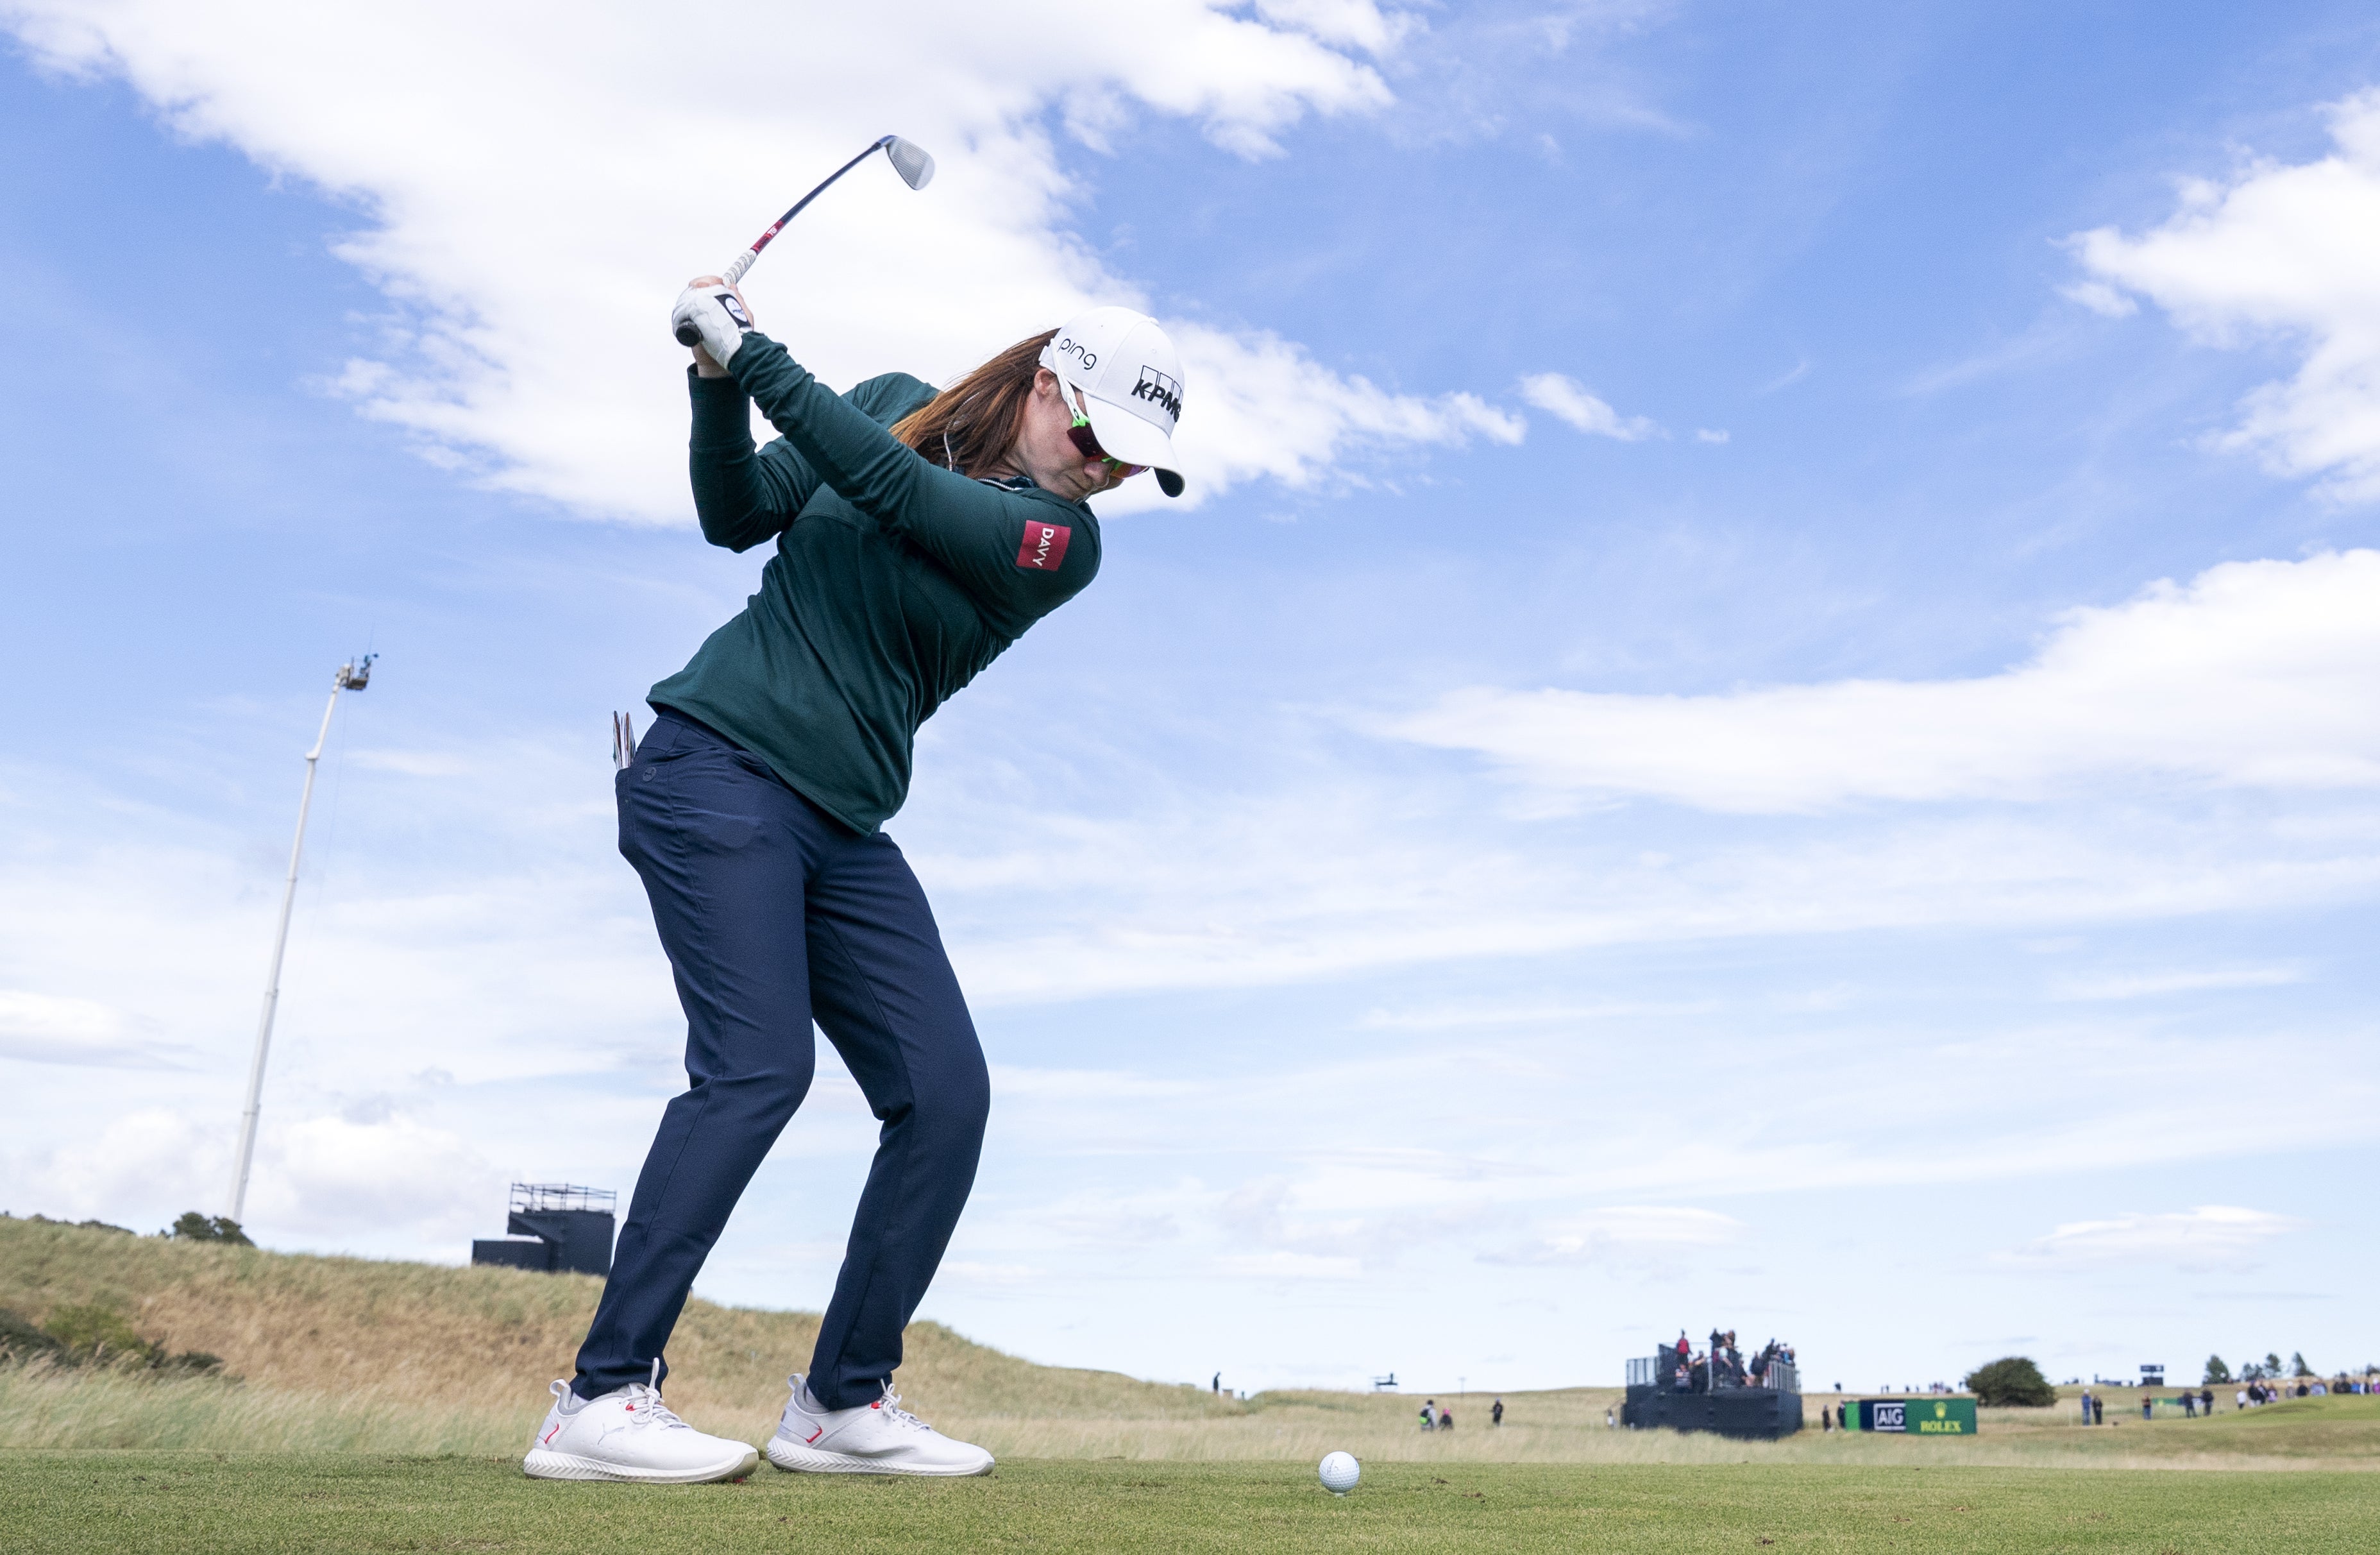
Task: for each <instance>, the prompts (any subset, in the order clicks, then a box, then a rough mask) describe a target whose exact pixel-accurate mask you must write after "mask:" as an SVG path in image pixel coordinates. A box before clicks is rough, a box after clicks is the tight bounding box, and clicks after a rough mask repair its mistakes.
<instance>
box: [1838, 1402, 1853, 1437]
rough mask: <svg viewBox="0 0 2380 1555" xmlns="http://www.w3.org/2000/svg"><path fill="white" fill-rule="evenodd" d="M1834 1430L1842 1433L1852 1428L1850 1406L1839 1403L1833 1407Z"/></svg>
mask: <svg viewBox="0 0 2380 1555" xmlns="http://www.w3.org/2000/svg"><path fill="white" fill-rule="evenodd" d="M1835 1428H1836V1429H1837V1430H1842V1431H1847V1430H1850V1429H1851V1428H1852V1406H1851V1405H1850V1404H1847V1403H1839V1404H1837V1405H1835Z"/></svg>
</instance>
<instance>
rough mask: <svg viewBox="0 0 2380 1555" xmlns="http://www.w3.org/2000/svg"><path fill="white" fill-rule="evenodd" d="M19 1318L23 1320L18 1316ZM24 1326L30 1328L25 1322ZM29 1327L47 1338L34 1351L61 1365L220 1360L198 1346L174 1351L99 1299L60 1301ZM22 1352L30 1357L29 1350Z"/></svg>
mask: <svg viewBox="0 0 2380 1555" xmlns="http://www.w3.org/2000/svg"><path fill="white" fill-rule="evenodd" d="M7 1316H10V1317H14V1316H15V1315H14V1314H13V1313H12V1314H8V1315H7ZM18 1321H20V1322H21V1321H22V1319H21V1318H19V1319H18ZM26 1327H27V1328H29V1329H31V1325H30V1324H27V1325H26ZM31 1331H32V1332H33V1333H34V1334H35V1335H37V1336H38V1337H39V1338H41V1339H42V1340H45V1341H47V1342H48V1346H49V1347H48V1348H47V1349H46V1350H42V1351H40V1352H38V1353H39V1354H41V1355H46V1356H48V1357H49V1358H50V1359H52V1360H54V1361H56V1362H57V1363H59V1364H61V1365H65V1366H81V1365H86V1364H88V1365H97V1366H115V1367H137V1368H140V1369H143V1370H148V1371H189V1372H199V1373H206V1372H212V1371H215V1370H218V1369H220V1368H221V1367H222V1366H223V1357H222V1356H220V1355H208V1354H207V1353H206V1352H205V1351H203V1350H185V1351H183V1352H182V1353H181V1354H180V1355H175V1354H173V1353H172V1352H171V1351H168V1350H167V1349H166V1348H165V1347H164V1345H162V1344H160V1343H158V1342H156V1341H155V1340H153V1339H144V1338H142V1337H141V1336H140V1332H139V1331H138V1330H135V1329H134V1328H133V1326H132V1325H131V1324H130V1323H128V1322H127V1321H125V1319H124V1315H123V1314H122V1313H120V1312H118V1311H116V1310H115V1308H114V1307H112V1306H106V1305H104V1304H103V1303H99V1302H93V1303H91V1304H90V1305H88V1306H61V1307H59V1308H58V1309H57V1310H56V1311H55V1312H53V1313H51V1314H50V1320H49V1321H48V1322H47V1323H45V1324H43V1325H42V1328H40V1329H31ZM21 1358H23V1359H27V1360H30V1359H31V1358H32V1354H30V1353H29V1354H27V1355H23V1356H22V1357H21Z"/></svg>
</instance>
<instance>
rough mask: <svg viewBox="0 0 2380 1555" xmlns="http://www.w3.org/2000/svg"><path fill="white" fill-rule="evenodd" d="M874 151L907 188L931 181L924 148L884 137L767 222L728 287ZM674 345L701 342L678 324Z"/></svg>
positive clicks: (731, 269) (728, 273)
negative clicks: (809, 206) (806, 208)
mask: <svg viewBox="0 0 2380 1555" xmlns="http://www.w3.org/2000/svg"><path fill="white" fill-rule="evenodd" d="M877 152H883V153H884V155H885V157H886V159H887V160H889V161H890V162H891V163H892V170H893V171H894V172H895V173H898V174H900V175H901V181H902V182H903V183H905V184H906V185H908V186H909V187H910V188H913V189H921V188H925V187H926V186H927V185H928V184H929V183H931V182H933V178H934V159H933V158H932V157H930V156H929V155H927V154H926V149H925V148H924V147H923V146H920V145H918V144H917V142H916V141H915V140H902V139H901V137H899V136H898V135H887V136H884V137H882V138H881V139H880V140H878V141H877V142H876V143H875V144H874V145H872V146H870V147H868V149H867V150H866V151H864V152H860V153H859V154H858V155H857V156H856V157H853V158H852V159H851V160H850V161H849V162H846V163H844V164H843V165H842V166H841V167H838V168H836V169H835V170H834V171H833V172H832V173H830V174H828V175H827V176H826V178H825V181H824V182H822V183H820V185H819V187H818V188H814V189H812V190H810V192H809V193H807V194H806V195H804V196H802V197H801V198H800V199H799V200H795V201H794V208H793V209H792V210H790V211H788V212H786V213H784V214H783V215H782V216H779V217H778V218H777V219H776V220H775V221H773V222H771V223H770V224H769V230H768V231H766V232H764V233H762V234H760V236H759V237H755V238H754V239H752V246H751V247H750V248H748V249H745V250H744V251H743V252H742V253H740V254H738V255H736V256H735V263H733V264H731V265H729V266H728V267H727V268H726V270H724V271H723V272H722V277H723V279H725V281H726V283H727V284H728V285H731V286H732V285H735V283H736V282H738V281H740V280H742V279H743V278H744V273H745V272H746V271H747V270H749V269H751V268H752V261H754V260H757V259H759V257H760V250H761V249H765V248H767V247H768V246H769V243H770V240H771V238H773V237H776V236H777V234H778V233H780V232H783V230H784V228H785V224H786V223H787V222H789V221H792V220H793V219H794V218H795V216H798V215H800V214H801V213H802V208H803V207H804V206H806V205H807V204H808V203H809V202H810V201H811V200H816V199H817V198H818V197H819V196H820V195H822V194H824V193H825V192H826V190H827V185H829V184H832V183H833V182H834V181H835V180H836V179H837V178H840V177H842V176H844V174H845V173H848V172H850V171H851V170H852V169H853V168H855V167H856V166H858V165H859V164H861V163H863V162H866V161H867V160H868V158H869V157H871V156H874V155H875V154H876V153H877ZM677 343H678V344H679V345H681V346H698V345H700V344H701V343H702V336H701V335H700V334H697V333H696V332H695V329H694V327H693V326H692V325H691V324H687V325H681V326H680V327H679V329H678V331H677Z"/></svg>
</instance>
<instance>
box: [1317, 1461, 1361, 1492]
mask: <svg viewBox="0 0 2380 1555" xmlns="http://www.w3.org/2000/svg"><path fill="white" fill-rule="evenodd" d="M1363 1477H1364V1470H1363V1468H1362V1466H1361V1465H1359V1464H1357V1463H1356V1462H1355V1457H1354V1453H1352V1452H1333V1453H1331V1454H1330V1456H1329V1457H1327V1458H1325V1459H1323V1460H1322V1488H1324V1489H1326V1490H1328V1491H1330V1493H1331V1494H1332V1495H1334V1496H1343V1495H1345V1494H1346V1493H1347V1492H1348V1491H1350V1490H1352V1489H1354V1488H1355V1481H1357V1480H1358V1479H1361V1478H1363Z"/></svg>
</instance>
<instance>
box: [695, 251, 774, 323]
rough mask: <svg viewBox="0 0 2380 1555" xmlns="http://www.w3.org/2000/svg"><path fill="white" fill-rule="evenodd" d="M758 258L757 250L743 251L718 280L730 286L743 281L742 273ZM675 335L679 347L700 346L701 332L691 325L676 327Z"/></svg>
mask: <svg viewBox="0 0 2380 1555" xmlns="http://www.w3.org/2000/svg"><path fill="white" fill-rule="evenodd" d="M759 257H760V250H759V249H745V250H744V251H743V252H742V253H740V254H738V255H736V256H735V263H734V264H731V265H729V266H728V267H727V270H726V272H725V273H724V274H722V276H721V277H720V279H721V280H722V281H725V282H726V283H727V284H728V285H731V286H732V285H735V283H736V282H738V281H741V280H742V279H744V273H745V272H746V271H747V270H749V269H751V268H752V261H754V260H756V259H759ZM676 333H677V343H678V344H679V345H681V346H699V345H701V344H702V332H701V331H700V330H698V329H696V328H695V327H694V326H693V325H692V324H680V325H678V327H677V332H676Z"/></svg>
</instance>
